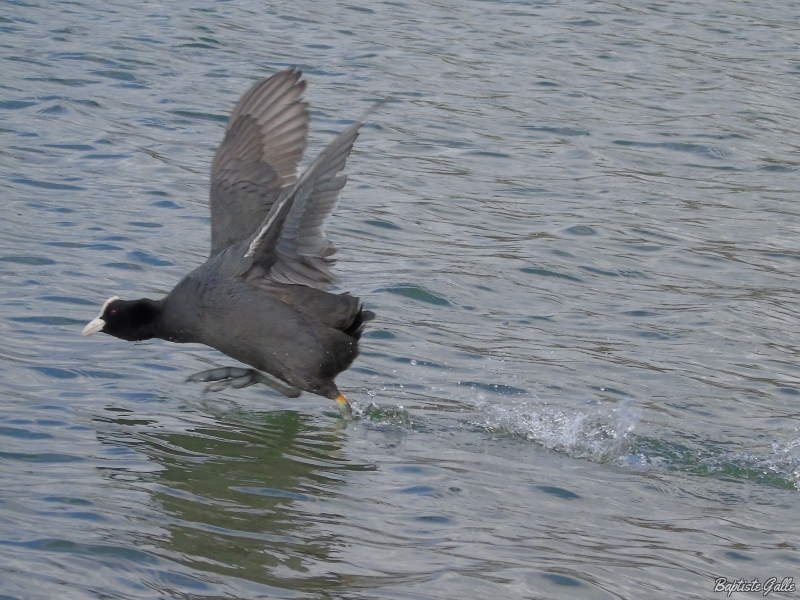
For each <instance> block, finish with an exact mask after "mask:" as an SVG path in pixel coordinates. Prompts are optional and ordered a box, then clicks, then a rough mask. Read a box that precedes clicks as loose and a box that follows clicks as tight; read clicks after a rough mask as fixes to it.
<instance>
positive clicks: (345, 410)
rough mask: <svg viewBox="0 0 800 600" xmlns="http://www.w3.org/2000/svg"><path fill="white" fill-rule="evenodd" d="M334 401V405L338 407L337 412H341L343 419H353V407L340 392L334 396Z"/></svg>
mask: <svg viewBox="0 0 800 600" xmlns="http://www.w3.org/2000/svg"><path fill="white" fill-rule="evenodd" d="M334 401H335V402H336V406H338V407H339V412H340V413H342V416H343V417H344V419H345V421H352V420H353V409H352V408H351V407H350V403H349V402H348V401H347V398H345V397H344V396H343V395H342V394H339V395H338V396H336V398H334Z"/></svg>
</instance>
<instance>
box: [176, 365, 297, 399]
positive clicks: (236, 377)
mask: <svg viewBox="0 0 800 600" xmlns="http://www.w3.org/2000/svg"><path fill="white" fill-rule="evenodd" d="M186 381H200V382H203V383H207V382H209V381H211V382H213V383H212V384H211V385H209V386H207V387H206V392H219V391H222V390H224V389H226V388H229V387H231V388H234V389H237V390H238V389H241V388H246V387H249V386H251V385H255V384H257V383H263V384H264V385H266V386H268V387H271V388H272V389H273V390H275V391H276V392H279V393H281V394H283V395H284V396H286V397H287V398H297V397H298V396H300V393H301V392H300V390H298V389H297V388H294V387H292V386H290V385H288V384H286V383H283V382H282V381H278V380H277V379H275V378H273V377H270V376H269V375H267V374H266V373H262V372H261V371H256V370H255V369H243V368H241V367H220V368H218V369H210V370H208V371H203V372H201V373H195V374H194V375H191V376H189V377H187V378H186Z"/></svg>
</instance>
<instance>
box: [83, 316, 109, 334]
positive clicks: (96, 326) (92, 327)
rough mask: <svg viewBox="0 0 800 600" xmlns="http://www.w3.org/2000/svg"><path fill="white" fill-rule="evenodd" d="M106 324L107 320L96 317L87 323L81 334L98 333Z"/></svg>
mask: <svg viewBox="0 0 800 600" xmlns="http://www.w3.org/2000/svg"><path fill="white" fill-rule="evenodd" d="M105 326H106V322H105V321H103V319H101V318H100V317H95V318H94V319H92V320H91V321H89V322H88V323H87V324H86V327H84V328H83V332H82V333H81V335H92V334H93V333H97V332H98V331H103V327H105Z"/></svg>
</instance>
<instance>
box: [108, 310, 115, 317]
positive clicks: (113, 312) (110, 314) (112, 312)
mask: <svg viewBox="0 0 800 600" xmlns="http://www.w3.org/2000/svg"><path fill="white" fill-rule="evenodd" d="M116 314H117V311H116V310H114V309H112V310H110V311H108V316H109V317H113V316H116Z"/></svg>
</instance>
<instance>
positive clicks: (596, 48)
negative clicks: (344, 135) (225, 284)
mask: <svg viewBox="0 0 800 600" xmlns="http://www.w3.org/2000/svg"><path fill="white" fill-rule="evenodd" d="M293 66H296V67H299V68H301V69H303V71H304V72H305V73H306V78H307V80H308V83H309V85H308V90H307V94H306V97H307V99H308V100H309V102H310V104H311V120H312V124H311V136H310V146H309V150H308V152H307V158H306V162H308V159H309V158H312V157H313V156H315V155H316V153H317V152H318V151H319V150H320V149H321V148H322V146H323V145H324V144H325V143H327V142H328V141H329V140H330V139H331V138H332V137H333V136H334V135H335V134H336V133H337V132H339V131H341V130H342V129H343V128H344V127H346V126H347V124H349V123H351V122H352V120H353V119H355V118H357V117H358V116H359V115H361V114H362V113H363V111H364V110H366V109H367V108H368V107H369V106H370V105H371V104H372V103H373V102H374V101H375V100H377V99H380V98H384V97H387V96H392V97H393V98H395V99H396V101H395V102H393V103H391V104H388V105H386V106H384V107H383V108H382V109H381V110H380V111H379V112H378V113H377V114H375V115H374V116H373V117H372V118H371V122H370V123H369V124H368V125H367V126H366V127H365V128H364V129H363V132H362V135H361V137H360V138H359V140H358V142H357V144H356V148H355V151H354V152H353V155H352V156H351V159H350V160H349V162H348V168H347V170H348V173H349V175H350V181H349V183H348V185H347V187H346V188H345V191H344V194H343V197H342V201H341V203H340V206H339V209H338V210H337V212H336V214H335V216H334V218H333V219H332V221H331V223H330V226H329V233H330V237H331V238H332V239H333V241H334V242H335V243H336V244H337V245H338V246H339V248H340V254H339V263H338V266H337V272H338V274H339V275H340V276H341V278H342V281H343V283H342V288H341V289H342V290H350V291H352V292H353V293H355V294H358V295H359V296H361V297H362V298H363V300H364V302H365V304H366V306H367V307H368V308H369V309H371V310H374V311H375V312H376V313H377V315H378V318H377V319H376V320H375V321H374V322H373V323H371V324H370V327H369V330H368V332H367V333H366V334H365V336H364V338H363V344H362V350H363V351H362V356H361V357H360V358H359V360H358V361H357V362H356V364H355V365H354V366H353V368H352V369H350V370H349V371H348V372H346V373H344V374H343V375H342V376H340V377H339V379H338V383H339V387H340V388H341V389H342V390H343V391H344V392H345V394H347V395H348V396H349V397H350V399H351V401H352V402H353V404H354V407H355V409H356V412H357V416H358V418H357V420H356V422H354V423H351V424H344V423H343V422H342V421H341V419H339V417H338V412H337V410H336V407H335V405H334V404H333V403H332V402H330V401H329V400H325V399H323V398H319V397H316V396H311V395H308V394H306V395H304V396H303V397H302V398H300V399H297V400H291V399H287V398H282V397H279V396H277V395H275V394H274V393H273V392H271V391H270V390H268V389H266V388H249V389H246V390H239V391H231V392H224V393H220V394H204V393H203V389H202V386H198V385H192V384H187V383H184V379H185V377H186V376H188V375H189V374H191V373H194V372H196V371H199V370H203V369H206V368H209V366H208V365H209V363H210V364H223V365H224V364H232V361H230V360H228V359H227V358H226V357H224V356H222V355H220V354H219V353H217V352H215V351H212V350H210V349H207V348H205V347H201V346H192V345H190V346H181V345H175V344H169V343H166V342H161V341H152V342H146V343H141V344H129V343H125V342H122V341H120V340H117V339H114V338H112V337H109V336H94V337H91V338H82V337H81V336H80V332H81V328H82V327H83V325H84V324H85V323H86V322H87V321H88V320H90V319H92V318H93V317H95V316H96V314H97V311H98V310H99V306H100V304H101V303H102V302H103V300H105V299H106V298H107V297H109V296H111V295H119V296H122V297H123V298H128V299H132V298H139V297H142V296H149V297H160V295H162V294H164V293H166V292H167V291H168V290H169V289H171V287H172V286H173V285H174V284H175V283H176V282H177V281H178V280H179V279H180V278H181V277H182V276H183V275H184V274H185V273H187V272H188V271H189V270H191V269H192V268H194V267H195V266H197V265H198V264H200V263H202V262H203V261H204V260H205V257H206V256H207V251H208V246H209V231H208V230H209V217H208V208H207V194H208V172H209V167H210V163H211V158H212V156H213V153H214V150H215V148H216V146H217V144H218V143H219V142H220V140H221V139H222V135H223V131H224V124H225V122H226V119H227V115H228V114H229V112H230V110H231V109H232V108H233V106H234V104H235V103H236V101H237V99H238V98H239V96H240V95H241V94H242V93H243V92H244V91H245V90H246V89H247V88H248V87H249V86H250V85H251V84H252V83H253V82H254V81H255V80H256V79H258V78H261V77H266V76H269V75H271V74H273V73H274V72H276V71H277V70H280V69H284V68H288V67H293ZM799 78H800V5H798V4H796V3H782V2H758V3H746V2H739V3H734V2H717V3H700V2H660V1H656V2H645V3H634V2H622V3H619V2H615V3H609V2H588V1H581V0H569V1H567V2H532V3H529V2H511V1H499V2H480V1H475V0H463V1H460V2H446V1H439V0H430V1H427V2H418V3H412V2H403V1H398V2H362V3H346V2H345V3H320V2H306V1H298V2H295V3H278V4H277V5H271V4H267V3H259V2H252V1H244V0H242V1H233V2H212V1H210V0H198V1H197V2H193V3H191V6H190V5H189V4H188V3H179V2H176V3H159V2H143V3H128V2H121V1H111V2H108V1H106V2H44V1H28V2H23V1H18V2H16V1H6V2H4V3H3V4H2V6H1V7H0V194H2V207H3V213H2V217H3V218H2V220H1V221H0V281H1V282H2V285H0V299H1V302H0V356H2V360H1V361H0V397H1V398H2V402H1V403H0V598H2V600H10V599H15V600H22V599H41V598H70V599H73V598H74V599H83V598H106V599H107V598H309V599H315V598H349V599H357V598H398V599H399V598H403V599H422V598H426V599H427V598H437V599H452V598H458V599H485V598H512V599H517V598H548V599H550V598H554V599H556V598H597V599H600V598H603V599H605V598H631V599H639V598H666V597H676V598H678V597H679V598H722V597H724V596H725V595H724V593H715V592H714V586H715V579H716V578H719V577H724V578H727V580H728V582H730V581H732V580H734V579H741V578H744V579H747V580H752V579H754V578H758V579H759V581H760V582H762V583H764V582H766V581H767V580H768V579H769V578H772V577H776V578H778V581H781V580H782V579H783V578H784V577H794V578H796V579H800V572H799V569H800V554H798V551H797V550H798V543H800V527H799V526H798V519H797V514H798V508H800V506H799V505H798V499H799V498H800V496H798V487H799V486H800V432H798V426H800V411H799V410H798V407H799V406H800V364H799V363H798V356H799V355H800V323H798V314H800V297H799V296H798V288H799V287H800V286H798V278H797V271H798V268H799V267H800V237H799V236H798V234H800V205H798V200H800V196H799V195H798V193H799V192H800V177H798V170H799V169H798V168H799V167H800V155H799V154H798V151H799V150H800V135H799V134H798V120H799V119H800V102H799V101H798V79H799ZM797 593H800V592H795V593H787V594H776V593H774V594H772V595H771V597H786V598H788V597H796V594H797ZM760 596H761V594H756V593H735V594H734V595H733V597H738V598H749V597H752V598H755V597H760Z"/></svg>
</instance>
